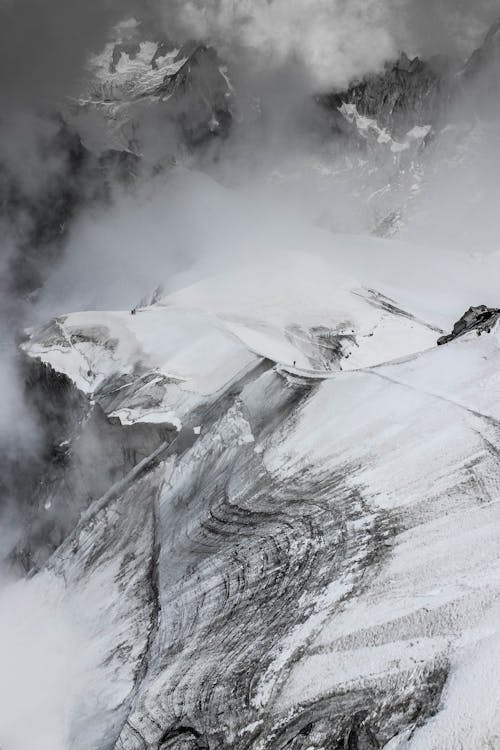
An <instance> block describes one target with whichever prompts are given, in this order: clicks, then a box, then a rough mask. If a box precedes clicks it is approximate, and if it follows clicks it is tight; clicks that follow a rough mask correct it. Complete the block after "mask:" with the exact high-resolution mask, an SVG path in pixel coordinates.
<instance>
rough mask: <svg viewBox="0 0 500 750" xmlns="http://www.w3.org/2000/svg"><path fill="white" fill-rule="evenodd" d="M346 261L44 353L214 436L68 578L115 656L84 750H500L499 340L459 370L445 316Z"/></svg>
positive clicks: (475, 344) (158, 462)
mask: <svg viewBox="0 0 500 750" xmlns="http://www.w3.org/2000/svg"><path fill="white" fill-rule="evenodd" d="M346 246H347V250H348V252H347V251H346V256H345V259H344V263H343V266H344V267H346V266H349V272H347V271H345V270H339V266H341V264H340V263H339V255H338V249H337V250H336V253H337V256H336V257H335V253H334V256H333V259H332V260H330V261H327V260H325V258H324V257H323V256H321V257H319V256H318V257H314V256H300V255H297V254H295V255H293V256H290V257H289V258H287V259H286V262H285V263H284V262H283V259H279V261H277V262H276V263H274V262H270V263H268V264H267V265H265V266H264V265H262V264H261V263H257V264H253V265H252V264H249V265H248V266H247V267H245V268H243V269H241V270H240V271H238V272H230V271H228V272H227V273H226V274H219V275H214V276H213V277H209V278H206V279H204V280H202V281H200V282H198V283H196V284H192V285H191V286H188V287H186V288H184V289H181V290H179V291H177V292H175V293H172V294H170V295H167V296H164V297H163V298H161V299H160V300H159V301H158V302H157V303H156V304H154V305H152V306H148V307H143V308H141V307H139V308H137V309H136V310H134V311H123V312H99V311H98V312H80V313H72V314H69V315H67V316H62V317H60V318H58V319H56V320H54V321H52V322H50V323H48V324H47V325H46V326H45V327H43V328H41V329H39V330H37V331H35V332H33V333H32V335H31V337H30V339H29V341H28V342H27V343H26V344H25V345H24V349H25V352H26V353H27V354H28V355H29V357H31V358H34V359H38V360H41V361H42V362H44V363H46V364H48V365H50V367H51V368H53V370H55V371H56V372H59V373H63V374H64V375H66V376H67V377H68V378H69V379H70V381H72V383H73V384H74V386H75V387H76V388H77V389H79V390H80V391H81V392H82V393H84V394H85V395H86V396H87V397H88V398H89V399H91V403H98V404H99V405H100V407H101V408H103V409H104V411H105V413H106V415H107V417H108V419H110V420H113V419H114V420H115V421H116V420H118V421H119V422H120V423H121V424H122V425H124V426H127V425H128V426H130V425H138V424H143V425H148V424H149V425H154V424H164V425H165V426H167V427H168V428H169V429H172V428H174V429H176V430H177V432H178V434H181V433H180V432H179V431H181V429H182V428H183V427H186V426H189V428H190V429H191V431H192V432H193V437H192V439H191V440H190V441H189V443H188V444H187V446H185V447H183V448H174V447H172V449H168V450H167V447H166V446H167V443H168V441H167V443H165V444H164V446H163V445H160V447H159V448H158V450H157V451H156V452H155V454H154V457H153V458H154V460H153V458H152V463H151V467H150V468H148V465H147V461H146V462H145V463H144V466H145V469H142V468H141V474H137V473H136V474H134V473H133V472H132V473H131V474H130V475H129V477H128V478H127V477H125V479H124V480H123V481H122V482H121V483H119V484H118V485H117V487H116V488H114V490H113V492H112V493H111V492H110V493H109V494H108V495H105V496H104V497H103V498H100V499H99V498H97V499H95V500H94V501H93V503H91V505H90V506H89V508H88V510H87V512H86V513H85V514H83V515H82V516H81V518H80V521H79V523H78V525H77V527H76V529H75V531H74V533H73V534H72V535H71V536H70V537H69V538H68V540H67V542H65V543H64V544H63V545H62V546H61V548H60V549H59V550H58V551H57V553H56V555H55V557H53V558H51V561H50V562H49V564H48V566H49V570H50V571H51V573H52V575H55V576H56V579H57V580H60V577H61V576H62V577H63V579H64V581H65V582H66V583H65V589H66V590H65V593H64V594H63V595H62V596H63V600H65V601H66V602H67V603H68V604H67V606H69V607H72V608H73V609H72V610H71V611H75V609H74V608H75V607H76V608H77V609H79V608H81V610H82V611H84V612H85V628H86V632H87V637H88V638H89V639H90V640H91V641H92V648H90V647H89V654H91V655H92V659H91V663H90V664H87V665H86V666H85V669H84V670H83V673H82V674H83V677H82V676H80V678H79V679H80V682H81V686H82V687H81V689H82V690H85V692H86V695H87V697H86V703H85V705H86V708H85V712H84V713H83V714H82V712H81V709H79V711H78V715H79V721H78V724H75V723H74V718H73V717H74V714H73V713H72V710H70V707H69V708H68V710H67V712H66V716H67V722H68V727H67V731H68V732H69V734H70V735H71V736H72V737H73V744H72V747H75V748H87V747H92V748H102V749H103V750H104V748H110V747H114V748H117V749H118V748H119V749H120V750H138V748H139V747H144V746H147V747H162V748H164V747H180V745H175V744H168V743H169V742H170V743H174V742H175V741H176V740H175V738H176V737H177V736H178V735H177V734H176V733H177V732H178V727H179V722H181V724H180V726H186V727H187V728H186V729H185V730H184V729H183V730H182V731H183V733H184V734H183V736H185V737H186V738H187V739H186V741H188V742H191V744H187V745H186V747H189V748H191V747H193V748H194V747H205V745H199V744H198V745H197V744H196V742H198V740H197V739H196V738H198V737H202V738H205V739H204V740H203V741H206V742H207V743H208V742H210V743H212V744H209V745H207V746H209V747H212V746H213V747H232V748H241V749H242V750H243V748H255V750H257V749H258V750H264V748H281V747H284V746H285V744H286V743H287V742H292V743H294V744H291V745H290V747H293V748H298V749H299V750H303V749H304V750H305V748H308V749H309V750H311V749H312V748H314V750H323V749H324V748H326V747H327V746H329V745H328V742H330V741H331V740H332V738H334V737H338V736H345V738H346V739H345V740H344V741H345V742H350V741H351V740H349V737H352V736H354V735H353V732H355V733H356V737H358V739H359V738H364V740H363V741H365V742H366V743H367V744H365V745H363V747H372V746H373V747H375V746H378V747H384V748H385V749H386V750H407V749H408V750H459V749H461V748H463V750H466V749H467V750H470V749H472V748H474V750H483V749H484V750H486V748H490V747H495V746H496V744H495V743H497V741H498V737H499V736H500V734H499V733H500V723H499V719H498V717H499V716H500V712H499V710H498V708H499V706H498V691H497V689H496V688H497V686H496V670H495V668H494V666H493V665H494V664H495V663H496V660H497V654H498V649H499V644H500V633H499V629H498V607H499V606H500V552H499V550H500V515H499V501H500V474H499V471H498V458H499V450H500V431H499V424H500V422H499V420H500V376H499V373H500V330H499V329H498V326H497V327H496V328H495V329H494V330H493V331H492V332H491V333H490V334H483V335H482V336H481V337H478V336H477V335H476V333H475V332H472V333H469V334H467V335H465V336H463V337H461V338H459V339H456V340H455V341H452V342H451V343H449V344H447V345H445V346H442V347H437V346H436V339H437V337H438V336H439V332H440V330H441V329H440V327H439V325H438V323H442V322H443V320H448V319H449V313H448V310H447V308H446V305H443V311H442V315H441V317H440V316H439V315H438V314H436V315H435V316H433V315H432V304H430V303H429V300H426V299H424V298H422V297H420V304H419V305H417V304H415V306H414V308H412V306H411V304H409V303H410V302H411V300H412V299H417V298H418V297H419V284H420V283H421V279H419V276H418V274H417V273H416V274H415V276H414V277H412V279H411V280H410V281H408V280H406V282H405V284H406V287H405V285H404V284H402V283H401V282H399V288H398V289H397V293H398V294H399V297H400V299H398V298H395V299H392V298H388V297H386V296H385V295H386V294H387V293H388V290H389V289H390V288H391V289H392V290H394V289H395V286H396V282H397V278H398V272H397V268H394V265H393V266H391V267H390V268H392V269H393V279H392V280H391V271H390V269H389V272H388V274H387V277H386V285H385V287H383V289H384V291H377V286H376V284H379V287H380V286H383V285H381V284H380V277H381V274H380V271H379V267H378V263H377V260H376V258H374V259H373V262H372V265H371V266H370V263H369V262H364V259H363V255H365V256H366V241H365V245H364V246H363V247H361V245H360V243H359V242H357V241H356V240H355V239H351V241H350V242H349V241H346ZM336 247H337V248H338V245H337V246H336ZM377 247H378V248H380V250H381V252H385V253H387V252H388V245H387V243H386V244H384V243H382V244H381V245H379V244H377V242H376V241H375V242H374V244H373V245H372V248H373V252H376V249H377ZM356 248H358V250H357V252H358V255H357V254H356ZM365 260H366V257H365ZM464 262H468V261H464ZM284 268H286V271H284ZM356 268H358V269H361V268H362V269H364V270H363V273H364V275H363V276H361V274H360V275H358V277H356V276H355V275H354V274H355V272H356ZM370 274H371V279H370V278H369V277H370ZM422 274H424V271H423V272H422ZM462 278H463V277H462ZM371 282H372V283H371ZM468 283H470V284H471V285H472V286H473V285H474V283H476V282H475V280H474V279H469V282H468ZM463 293H465V292H464V289H463V288H462V289H460V288H456V289H454V290H453V294H455V295H460V294H463ZM449 304H450V307H451V305H452V302H451V301H450V303H449ZM460 313H461V311H460V310H459V311H458V314H460ZM458 314H457V317H458ZM424 315H427V316H429V317H428V319H427V320H425V319H424V317H421V316H424ZM174 445H175V442H174V443H172V446H174ZM162 451H164V453H162ZM152 529H154V530H152ZM153 538H154V540H155V541H153ZM110 545H111V547H112V549H113V550H114V552H113V554H109V549H110ZM113 545H114V546H113ZM137 545H141V547H140V549H141V553H140V555H139V552H138V550H139V547H138V546H137ZM143 545H145V546H143ZM155 550H156V551H155ZM85 559H88V560H92V563H91V564H90V563H89V565H90V567H88V565H87V564H85V563H84V562H83V561H84V560H85ZM121 560H122V562H120V561H121ZM152 565H153V567H154V571H155V572H154V579H151V575H152V574H151V570H152V568H151V566H152ZM123 566H125V567H123ZM125 569H126V570H127V571H128V572H127V575H126V576H125V577H124V574H123V570H125ZM120 571H122V572H120ZM148 571H149V572H148ZM130 576H132V578H130ZM152 580H154V581H155V583H154V585H153V584H152V583H151V581H152ZM134 581H136V582H137V585H133V582H134ZM127 586H128V588H127ZM126 591H127V592H128V593H126V594H125V592H126ZM124 596H125V598H124ZM103 608H104V609H103ZM103 611H106V613H107V617H108V626H107V628H106V629H105V631H102V630H101V629H100V627H99V622H100V619H101V616H102V612H103ZM85 628H84V630H85ZM79 637H81V632H80V631H79ZM118 641H119V642H120V644H121V645H120V646H117V643H118ZM130 648H133V649H135V650H134V654H133V655H130V654H128V651H129V649H130ZM122 649H124V652H123V653H122ZM139 663H140V664H141V665H142V666H141V667H140V669H139V668H138V669H139V671H138V672H134V671H133V669H131V665H132V666H133V665H134V664H136V665H137V664H139ZM82 715H83V717H84V718H82ZM181 716H184V717H186V718H184V719H182V720H181V719H179V717H181ZM353 716H355V717H357V718H356V719H355V723H354V725H353V724H352V721H353V720H352V717H353ZM182 722H184V723H182ZM165 727H170V729H169V730H168V731H167V733H165V729H164V728H165ZM353 727H354V728H353ZM374 737H375V738H376V742H377V743H378V745H375V744H373V743H374V742H375V740H374V739H373V738H374ZM300 738H302V739H300ZM359 741H361V740H359ZM370 742H371V743H372V745H370V744H369V743H370ZM162 743H163V744H162ZM165 743H166V744H165ZM193 743H194V744H193ZM217 743H219V744H217ZM346 746H349V745H346ZM183 747H184V745H183ZM359 747H361V745H359Z"/></svg>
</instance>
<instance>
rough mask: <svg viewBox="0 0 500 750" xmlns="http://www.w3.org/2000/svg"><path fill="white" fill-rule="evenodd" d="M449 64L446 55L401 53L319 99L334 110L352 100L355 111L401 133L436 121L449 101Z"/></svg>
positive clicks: (396, 134)
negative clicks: (345, 87) (382, 66)
mask: <svg viewBox="0 0 500 750" xmlns="http://www.w3.org/2000/svg"><path fill="white" fill-rule="evenodd" d="M453 67H454V64H453V61H452V60H448V59H447V58H443V57H437V58H434V59H431V60H429V61H425V60H420V59H419V58H418V57H416V58H414V59H413V60H410V59H409V58H408V57H407V56H406V55H405V54H402V55H401V56H400V58H399V59H398V60H397V61H396V62H394V63H390V64H388V65H387V66H386V68H385V70H384V71H383V72H382V73H380V74H378V75H371V76H367V77H366V78H365V79H364V80H363V81H361V82H359V83H357V84H354V85H353V86H351V87H350V88H349V89H348V90H347V91H345V92H340V93H333V94H330V95H328V96H325V97H322V99H321V102H322V103H323V104H324V105H325V106H326V107H328V108H329V109H331V110H334V111H338V110H339V109H341V107H342V105H343V104H352V105H354V106H355V107H356V108H357V111H358V112H359V114H361V115H364V116H366V117H370V118H374V119H375V120H376V121H377V123H378V124H379V125H380V126H381V127H386V128H389V130H390V131H391V132H392V133H393V135H394V136H396V137H398V136H402V135H404V134H405V133H406V132H407V131H408V130H410V129H411V128H412V127H414V126H416V125H418V126H426V125H435V124H436V123H437V121H438V118H439V116H440V115H441V113H443V112H444V111H445V110H446V108H447V105H448V102H449V97H450V76H451V72H452V70H453Z"/></svg>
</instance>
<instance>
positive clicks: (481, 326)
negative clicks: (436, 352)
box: [437, 305, 500, 345]
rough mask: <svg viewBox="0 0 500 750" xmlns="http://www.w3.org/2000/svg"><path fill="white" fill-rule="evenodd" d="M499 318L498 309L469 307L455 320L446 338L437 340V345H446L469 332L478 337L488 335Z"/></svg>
mask: <svg viewBox="0 0 500 750" xmlns="http://www.w3.org/2000/svg"><path fill="white" fill-rule="evenodd" d="M499 318H500V309H498V308H495V307H486V305H479V306H478V307H469V309H468V310H467V312H465V313H464V314H463V315H462V317H461V318H460V320H457V322H456V323H455V325H454V326H453V331H452V332H451V333H450V334H449V335H448V336H441V338H440V339H438V342H437V343H438V345H442V344H447V343H448V342H449V341H453V339H456V338H458V337H459V336H463V335H464V334H465V333H469V332H470V331H476V333H477V335H478V336H480V335H481V334H482V333H490V332H491V329H492V328H493V327H494V326H495V325H496V323H497V322H498V320H499Z"/></svg>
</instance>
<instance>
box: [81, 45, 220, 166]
mask: <svg viewBox="0 0 500 750" xmlns="http://www.w3.org/2000/svg"><path fill="white" fill-rule="evenodd" d="M232 93H233V92H232V86H231V83H230V81H229V78H228V75H227V70H226V68H225V66H224V64H223V62H222V60H220V58H219V56H218V54H217V52H216V51H215V50H214V49H213V48H210V47H207V46H205V45H203V44H197V43H188V44H185V45H184V46H182V47H181V48H177V47H175V46H174V45H173V44H172V43H170V42H168V41H167V40H164V39H163V40H161V41H157V42H152V41H147V40H145V39H143V38H142V37H141V36H140V34H139V32H138V31H134V33H133V36H132V38H130V39H126V40H122V41H120V42H118V43H112V42H111V43H109V44H108V45H107V46H106V48H105V49H104V51H103V52H102V53H101V54H99V55H97V56H95V57H94V58H93V60H92V62H91V64H90V69H89V82H88V93H87V94H85V95H82V96H81V97H80V98H79V99H78V100H76V101H74V102H72V103H71V106H70V107H69V115H68V116H69V117H70V118H71V121H72V122H73V123H74V124H75V127H77V128H82V129H83V132H84V133H85V132H86V130H85V117H86V116H88V115H91V116H98V117H99V118H101V123H102V124H101V127H100V128H99V129H98V130H99V131H101V132H99V133H98V136H97V137H96V132H95V128H93V129H92V138H89V137H88V136H86V139H87V140H88V145H89V148H91V149H92V150H94V151H97V152H99V151H102V150H106V149H110V148H112V149H115V150H117V151H120V150H125V151H131V152H132V153H135V154H141V155H144V154H145V153H146V154H147V152H148V138H149V139H150V138H151V122H154V123H155V130H156V136H155V140H156V141H157V145H156V148H155V153H154V157H152V158H154V159H156V161H158V162H161V161H165V160H167V159H168V157H170V158H173V157H175V156H176V153H177V151H178V150H179V147H180V146H181V145H184V147H187V148H189V149H193V148H195V147H199V146H200V145H202V144H203V143H204V142H205V141H207V140H209V139H211V138H213V137H214V136H220V137H225V136H226V135H227V134H228V131H229V128H230V125H231V122H232V112H231V104H232ZM162 131H163V133H164V135H163V139H162V135H161V133H162ZM162 140H163V143H162Z"/></svg>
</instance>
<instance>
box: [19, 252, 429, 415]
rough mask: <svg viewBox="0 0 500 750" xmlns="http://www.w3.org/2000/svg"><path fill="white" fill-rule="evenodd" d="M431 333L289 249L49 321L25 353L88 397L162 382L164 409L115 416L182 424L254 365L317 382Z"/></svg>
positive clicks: (319, 261) (403, 349) (349, 279)
mask: <svg viewBox="0 0 500 750" xmlns="http://www.w3.org/2000/svg"><path fill="white" fill-rule="evenodd" d="M394 304H397V303H394ZM409 312H411V311H409ZM132 313H134V314H132ZM438 335H439V332H438V330H437V329H436V327H433V326H431V325H428V324H426V323H425V322H423V320H421V319H412V318H411V317H409V316H406V314H403V315H401V314H397V313H394V312H392V311H391V310H390V309H386V308H384V306H383V305H382V304H380V302H379V301H378V299H377V298H376V296H374V293H373V292H370V291H368V290H367V289H366V288H364V287H363V286H362V284H361V283H360V282H359V281H358V280H357V279H356V278H354V277H353V276H351V275H350V274H348V273H345V272H343V271H341V270H339V268H338V264H337V262H332V261H331V260H330V261H328V260H326V259H325V257H320V256H317V257H315V256H313V255H309V256H308V255H305V254H299V253H291V254H290V255H288V256H285V257H278V259H277V260H275V261H274V260H271V261H268V262H267V263H265V264H264V263H263V262H262V261H259V262H255V263H253V264H248V265H247V266H243V267H242V268H241V269H239V270H232V271H228V272H227V273H222V274H219V275H215V276H213V277H211V278H207V279H205V280H203V281H200V282H198V283H196V284H193V285H191V286H189V287H186V288H184V289H182V290H180V291H177V292H175V293H172V294H170V295H169V296H167V297H164V298H163V299H162V300H161V302H160V303H159V304H156V305H153V306H149V307H139V308H137V309H134V310H133V311H108V312H102V311H94V312H78V313H72V314H69V315H66V316H62V317H59V318H56V319H55V320H54V321H53V322H52V323H51V324H49V325H48V326H45V327H44V328H42V329H41V330H39V331H37V332H35V334H34V335H33V336H32V337H31V340H30V341H29V342H28V343H27V344H26V345H25V350H26V351H27V352H28V354H29V355H30V356H33V357H37V358H39V359H41V360H42V361H43V362H46V363H47V364H50V365H51V366H52V367H53V368H54V369H55V370H56V371H58V372H62V373H64V374H65V375H67V376H68V377H69V378H70V379H71V380H72V381H73V382H74V383H75V384H76V386H77V387H78V388H79V389H80V390H82V391H83V392H84V393H88V394H91V393H94V392H95V391H96V390H97V389H98V388H99V387H100V386H102V385H103V384H104V383H105V381H106V380H107V379H108V378H110V377H112V376H126V382H124V383H122V384H121V385H122V386H125V385H126V384H127V383H128V384H131V383H133V382H135V383H136V387H135V388H134V397H135V396H137V394H138V393H141V392H142V393H143V395H144V396H145V395H146V392H148V393H149V392H150V390H151V388H152V387H153V386H155V385H156V386H157V385H158V384H159V383H163V384H164V385H165V384H166V391H165V396H164V398H163V400H162V402H161V405H160V404H159V403H158V401H157V400H156V401H155V402H154V404H153V407H151V404H150V403H149V402H148V400H147V399H146V401H143V402H140V403H139V405H138V404H137V403H136V401H134V405H130V404H129V403H128V402H127V403H122V404H121V405H120V407H119V408H118V409H117V410H116V411H114V412H113V413H111V414H110V416H115V417H117V418H119V419H120V420H121V421H122V422H123V423H125V424H131V423H134V422H136V421H145V422H169V423H171V424H174V425H176V426H177V427H180V425H181V423H182V420H183V418H184V416H185V414H186V413H187V412H188V411H189V410H191V409H192V408H193V407H194V406H195V405H196V403H198V402H201V401H202V400H203V399H206V398H209V397H214V396H215V394H217V392H219V391H220V390H221V389H222V388H224V387H226V386H227V384H228V383H230V382H231V381H232V380H233V379H234V378H236V377H237V376H238V375H239V374H242V373H243V372H244V371H245V370H247V369H248V368H249V367H251V366H252V365H253V364H256V363H257V362H258V361H259V359H261V358H268V359H270V360H272V361H273V362H275V363H276V364H279V365H282V366H285V367H287V368H289V369H291V370H292V371H294V372H297V373H302V374H313V375H316V376H320V377H321V376H323V375H325V374H328V373H330V372H332V371H338V370H352V369H358V368H361V367H370V366H374V365H377V364H379V363H380V362H385V361H388V360H393V359H396V358H399V357H402V356H406V355H408V354H410V353H413V352H415V351H420V350H424V349H427V348H429V347H432V346H433V345H434V343H435V340H436V338H437V336H438ZM339 347H340V356H337V355H336V350H337V349H338V348H339ZM145 375H147V376H148V379H147V384H145V383H144V377H145ZM155 377H156V379H155ZM151 378H153V379H151ZM158 378H159V380H158ZM144 388H146V392H144V391H143V389H144ZM148 404H149V405H148Z"/></svg>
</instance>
